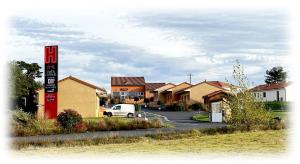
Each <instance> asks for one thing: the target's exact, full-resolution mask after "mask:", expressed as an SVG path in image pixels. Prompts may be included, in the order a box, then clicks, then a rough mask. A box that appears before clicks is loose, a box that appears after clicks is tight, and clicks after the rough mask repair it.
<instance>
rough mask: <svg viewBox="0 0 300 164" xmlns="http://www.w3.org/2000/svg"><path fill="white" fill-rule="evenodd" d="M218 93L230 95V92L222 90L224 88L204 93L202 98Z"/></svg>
mask: <svg viewBox="0 0 300 164" xmlns="http://www.w3.org/2000/svg"><path fill="white" fill-rule="evenodd" d="M218 94H225V95H231V94H232V93H229V92H228V91H224V90H218V91H214V92H211V93H209V94H207V95H204V96H202V97H203V98H208V97H212V96H215V95H218Z"/></svg>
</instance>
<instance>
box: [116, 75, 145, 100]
mask: <svg viewBox="0 0 300 164" xmlns="http://www.w3.org/2000/svg"><path fill="white" fill-rule="evenodd" d="M145 93H146V88H145V79H144V77H111V99H112V100H113V101H114V103H130V104H133V103H143V102H144V98H145ZM135 98H136V99H138V101H134V99H135Z"/></svg>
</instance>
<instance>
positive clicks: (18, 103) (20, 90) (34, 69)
mask: <svg viewBox="0 0 300 164" xmlns="http://www.w3.org/2000/svg"><path fill="white" fill-rule="evenodd" d="M40 69H41V67H40V66H39V65H38V64H37V63H26V62H24V61H12V62H10V73H11V76H10V77H9V85H10V89H11V92H10V93H11V94H10V98H11V100H12V101H13V105H14V106H13V108H23V109H24V111H25V112H29V113H35V112H36V111H37V107H36V105H37V104H36V101H35V99H36V90H37V89H38V88H41V87H42V84H41V82H39V81H37V78H40V77H41V75H42V72H40ZM24 98H25V99H26V105H25V104H24V103H23V101H22V100H23V99H24Z"/></svg>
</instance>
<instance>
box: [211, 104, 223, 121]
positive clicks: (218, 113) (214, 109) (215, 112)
mask: <svg viewBox="0 0 300 164" xmlns="http://www.w3.org/2000/svg"><path fill="white" fill-rule="evenodd" d="M221 105H222V102H221V101H218V102H213V103H211V122H222V121H223V116H222V106H221Z"/></svg>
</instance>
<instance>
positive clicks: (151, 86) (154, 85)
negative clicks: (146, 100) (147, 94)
mask: <svg viewBox="0 0 300 164" xmlns="http://www.w3.org/2000/svg"><path fill="white" fill-rule="evenodd" d="M165 85H166V83H146V84H145V87H146V90H151V91H153V90H155V89H157V88H160V87H162V86H165Z"/></svg>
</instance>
